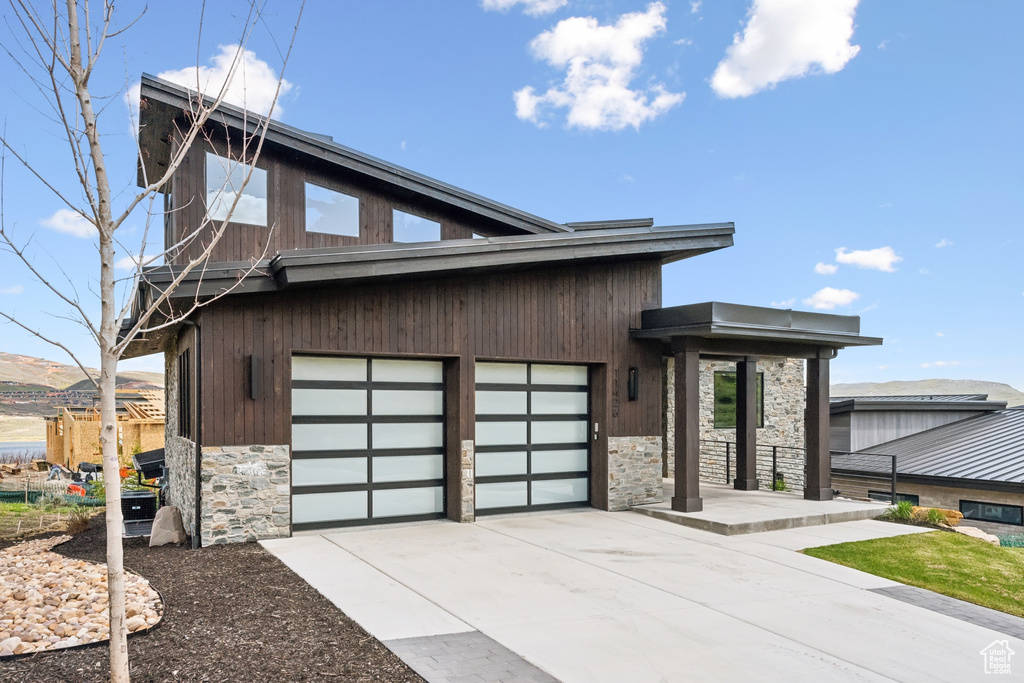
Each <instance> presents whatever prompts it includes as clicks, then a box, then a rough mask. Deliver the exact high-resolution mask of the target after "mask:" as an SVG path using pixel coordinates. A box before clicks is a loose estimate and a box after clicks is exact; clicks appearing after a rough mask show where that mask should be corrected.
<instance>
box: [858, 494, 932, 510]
mask: <svg viewBox="0 0 1024 683" xmlns="http://www.w3.org/2000/svg"><path fill="white" fill-rule="evenodd" d="M868 498H870V499H871V500H877V501H880V502H882V503H888V502H890V501H891V500H892V492H891V491H868ZM903 501H907V502H908V503H910V504H911V505H913V506H915V507H916V506H918V505H920V504H921V497H920V496H915V495H914V494H912V493H897V494H896V502H897V503H902V502H903Z"/></svg>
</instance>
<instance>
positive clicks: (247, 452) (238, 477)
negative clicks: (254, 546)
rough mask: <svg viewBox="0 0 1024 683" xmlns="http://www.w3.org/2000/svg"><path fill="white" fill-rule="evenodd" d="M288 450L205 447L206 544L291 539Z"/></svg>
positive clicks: (202, 531) (201, 529)
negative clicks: (287, 537) (289, 537)
mask: <svg viewBox="0 0 1024 683" xmlns="http://www.w3.org/2000/svg"><path fill="white" fill-rule="evenodd" d="M290 484H291V474H290V463H289V449H288V446H205V447H203V461H202V486H203V489H202V520H201V525H200V531H201V535H202V544H203V545H204V546H208V545H216V544H221V543H244V542H246V541H258V540H262V539H266V538H282V537H286V536H290V535H291V526H290V525H291V489H290Z"/></svg>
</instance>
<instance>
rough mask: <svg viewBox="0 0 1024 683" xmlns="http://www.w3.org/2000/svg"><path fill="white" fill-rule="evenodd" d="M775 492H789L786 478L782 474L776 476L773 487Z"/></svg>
mask: <svg viewBox="0 0 1024 683" xmlns="http://www.w3.org/2000/svg"><path fill="white" fill-rule="evenodd" d="M772 490H773V491H788V490H789V489H788V488H787V487H786V478H785V477H784V476H782V472H779V473H777V474H776V475H775V483H774V484H773V485H772Z"/></svg>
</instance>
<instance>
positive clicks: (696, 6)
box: [690, 0, 704, 14]
mask: <svg viewBox="0 0 1024 683" xmlns="http://www.w3.org/2000/svg"><path fill="white" fill-rule="evenodd" d="M703 4H704V0H690V14H696V13H697V12H700V6H701V5H703Z"/></svg>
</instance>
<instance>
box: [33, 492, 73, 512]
mask: <svg viewBox="0 0 1024 683" xmlns="http://www.w3.org/2000/svg"><path fill="white" fill-rule="evenodd" d="M67 504H68V503H67V501H66V500H64V496H62V495H61V494H59V493H55V492H53V491H43V492H42V493H41V494H40V495H39V497H38V498H36V502H35V505H36V506H37V507H40V508H42V509H43V510H52V509H54V508H59V507H64V506H65V505H67Z"/></svg>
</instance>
